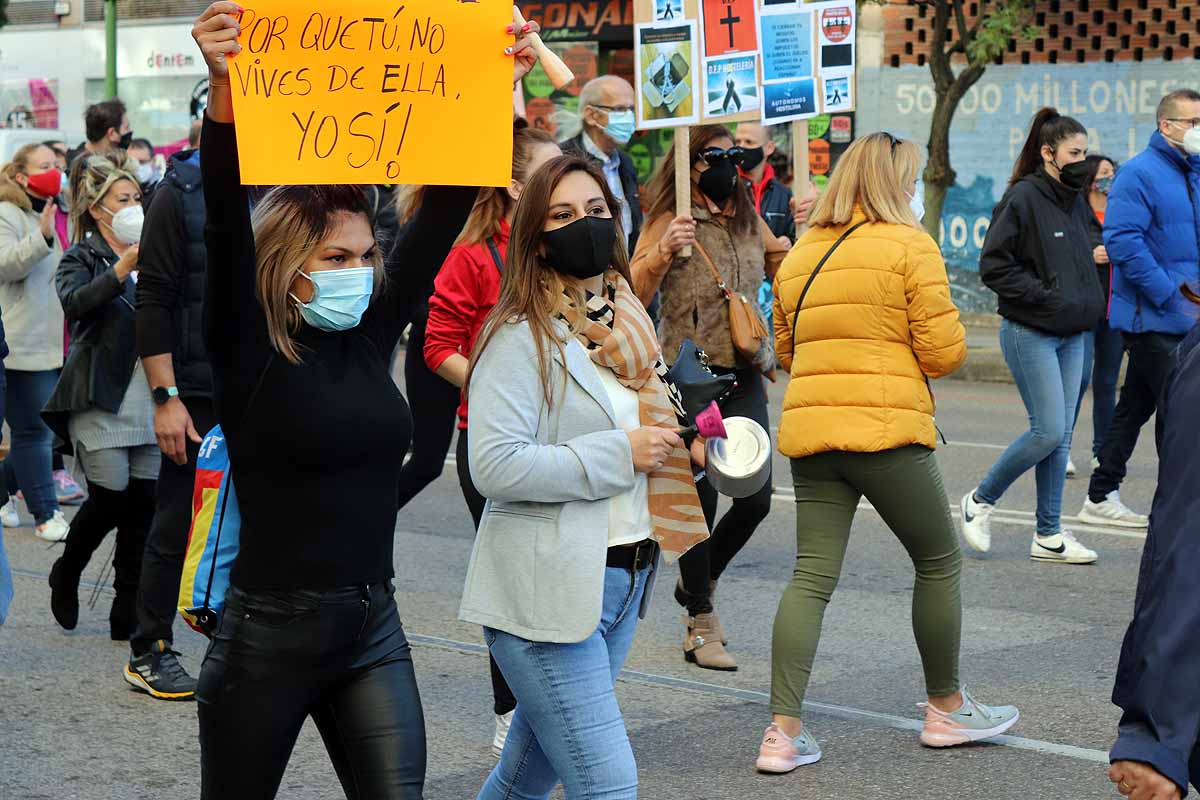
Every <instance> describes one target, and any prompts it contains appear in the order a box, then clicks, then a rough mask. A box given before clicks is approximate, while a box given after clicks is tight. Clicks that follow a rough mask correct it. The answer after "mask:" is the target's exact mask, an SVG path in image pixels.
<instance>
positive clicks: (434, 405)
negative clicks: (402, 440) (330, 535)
mask: <svg viewBox="0 0 1200 800" xmlns="http://www.w3.org/2000/svg"><path fill="white" fill-rule="evenodd" d="M404 388H405V392H404V395H405V397H407V398H408V404H409V406H410V407H411V408H412V417H413V439H412V453H411V456H410V457H409V459H408V462H407V463H406V464H405V465H404V467H403V468H402V469H401V470H400V486H399V493H400V508H404V506H405V505H406V504H407V503H408V501H409V500H412V499H413V498H414V497H416V496H417V495H418V494H420V493H421V491H422V490H423V489H424V488H425V487H426V486H428V485H429V484H431V483H433V482H434V481H435V480H437V479H438V477H439V476H440V475H441V474H442V468H443V467H444V466H445V465H446V455H447V454H448V453H449V452H450V440H451V439H452V438H453V437H454V427H455V423H456V421H457V420H458V401H459V397H460V394H461V393H460V392H459V389H458V387H457V386H455V385H454V384H452V383H450V381H448V380H446V379H445V378H442V377H439V376H438V375H437V373H435V372H434V371H433V370H431V369H430V368H429V365H428V364H426V363H425V320H424V319H423V318H422V319H420V320H418V321H416V322H414V323H413V326H412V329H411V330H410V331H409V334H408V353H407V354H406V356H405V359H404Z"/></svg>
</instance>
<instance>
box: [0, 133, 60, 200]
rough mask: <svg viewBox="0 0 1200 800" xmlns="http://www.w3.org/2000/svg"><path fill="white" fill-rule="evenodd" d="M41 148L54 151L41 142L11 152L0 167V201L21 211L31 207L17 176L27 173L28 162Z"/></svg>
mask: <svg viewBox="0 0 1200 800" xmlns="http://www.w3.org/2000/svg"><path fill="white" fill-rule="evenodd" d="M42 148H45V149H47V150H50V152H54V151H53V150H51V148H49V147H47V146H46V145H44V144H42V143H41V142H34V143H33V144H26V145H22V146H21V147H20V148H18V149H17V152H16V153H14V154H13V157H12V160H11V161H9V162H8V163H7V164H5V165H4V166H2V167H0V202H8V203H12V204H13V205H15V206H17V207H18V208H20V209H21V210H22V211H28V210H29V209H31V208H33V203H31V202H30V200H29V195H28V194H26V193H25V187H24V186H22V185H21V184H20V183H18V182H17V176H18V175H28V174H29V162H30V161H32V160H33V154H34V153H36V152H37V151H38V150H41V149H42Z"/></svg>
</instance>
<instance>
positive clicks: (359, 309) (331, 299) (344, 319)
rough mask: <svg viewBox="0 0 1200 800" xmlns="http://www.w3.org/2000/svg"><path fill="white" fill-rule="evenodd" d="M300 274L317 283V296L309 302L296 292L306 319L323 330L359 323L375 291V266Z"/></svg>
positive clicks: (347, 328) (314, 286)
mask: <svg viewBox="0 0 1200 800" xmlns="http://www.w3.org/2000/svg"><path fill="white" fill-rule="evenodd" d="M300 274H301V275H303V276H304V277H305V278H308V279H309V280H310V281H312V285H313V297H312V300H310V301H309V302H307V303H301V302H300V299H299V298H298V297H296V296H295V295H292V299H293V300H295V301H296V302H297V303H298V304H299V305H300V316H301V318H303V319H304V321H305V322H307V323H308V324H309V325H311V326H313V327H314V328H318V329H320V330H323V331H348V330H350V329H351V328H353V327H355V326H357V325H358V323H359V322H360V321H361V320H362V315H363V312H364V311H366V310H367V306H368V305H370V303H371V293H372V292H373V291H374V290H375V270H374V269H372V268H371V267H360V268H356V269H331V270H325V271H323V272H314V273H313V274H312V275H308V274H306V273H303V272H301V273H300Z"/></svg>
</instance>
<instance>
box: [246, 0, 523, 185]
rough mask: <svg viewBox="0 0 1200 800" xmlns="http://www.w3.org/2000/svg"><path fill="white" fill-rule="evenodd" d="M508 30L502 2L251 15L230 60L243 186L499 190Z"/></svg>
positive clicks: (274, 5)
mask: <svg viewBox="0 0 1200 800" xmlns="http://www.w3.org/2000/svg"><path fill="white" fill-rule="evenodd" d="M511 20H512V4H511V2H510V0H473V2H469V3H464V2H444V0H403V2H401V1H400V0H394V2H381V1H380V0H343V2H340V3H338V4H337V6H336V10H335V8H334V7H332V6H330V5H329V4H328V3H324V2H319V0H300V2H297V0H287V1H286V2H285V0H254V1H253V2H251V3H248V4H247V7H246V9H245V11H244V12H243V14H242V32H241V35H240V37H239V41H240V42H241V44H242V48H243V49H242V52H241V53H239V54H238V55H237V56H236V57H233V58H230V60H229V66H230V69H229V74H230V83H231V86H232V90H233V104H234V117H235V121H236V124H237V128H238V155H239V158H240V161H241V173H242V182H243V183H246V184H296V183H416V184H442V185H475V186H502V185H507V184H508V182H509V178H510V172H511V164H512V103H513V93H512V59H511V58H509V57H507V56H505V55H504V48H505V47H506V46H508V44H510V43H511V42H512V39H511V38H510V37H509V36H508V35H506V34H505V32H504V29H505V27H506V26H507V25H509V24H510V23H511ZM463 131H469V132H470V134H471V146H470V147H462V148H458V149H457V150H456V151H455V153H454V157H453V158H431V157H430V154H432V153H439V152H443V151H444V150H445V147H446V142H447V141H448V140H449V139H452V138H454V137H455V136H458V135H460V134H461V133H462V132H463Z"/></svg>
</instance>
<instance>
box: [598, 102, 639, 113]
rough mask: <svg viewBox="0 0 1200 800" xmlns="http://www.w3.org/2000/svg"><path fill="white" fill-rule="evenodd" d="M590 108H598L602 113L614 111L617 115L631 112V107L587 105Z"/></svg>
mask: <svg viewBox="0 0 1200 800" xmlns="http://www.w3.org/2000/svg"><path fill="white" fill-rule="evenodd" d="M588 105H590V106H591V107H592V108H599V109H601V110H602V111H609V112H611V111H616V112H617V113H625V112H630V113H632V112H633V106H602V105H600V104H599V103H588Z"/></svg>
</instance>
